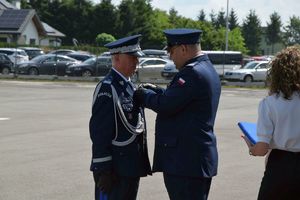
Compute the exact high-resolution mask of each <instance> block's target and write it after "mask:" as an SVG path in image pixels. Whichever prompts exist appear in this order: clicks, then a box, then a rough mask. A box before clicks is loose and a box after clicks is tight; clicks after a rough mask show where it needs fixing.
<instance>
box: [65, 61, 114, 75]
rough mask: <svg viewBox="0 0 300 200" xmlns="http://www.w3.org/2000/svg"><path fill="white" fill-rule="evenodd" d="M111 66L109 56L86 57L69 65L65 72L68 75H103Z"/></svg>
mask: <svg viewBox="0 0 300 200" xmlns="http://www.w3.org/2000/svg"><path fill="white" fill-rule="evenodd" d="M111 67H112V63H111V57H110V56H99V57H97V58H96V57H94V58H90V59H87V60H86V61H84V62H82V63H80V64H75V65H70V66H68V68H67V69H66V73H67V74H68V75H70V76H84V77H89V76H104V75H106V74H107V73H108V72H109V70H110V69H111Z"/></svg>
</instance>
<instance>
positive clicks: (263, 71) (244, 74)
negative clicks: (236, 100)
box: [224, 61, 269, 82]
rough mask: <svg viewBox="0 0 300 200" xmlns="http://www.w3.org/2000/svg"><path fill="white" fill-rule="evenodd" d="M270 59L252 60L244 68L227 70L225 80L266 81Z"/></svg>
mask: <svg viewBox="0 0 300 200" xmlns="http://www.w3.org/2000/svg"><path fill="white" fill-rule="evenodd" d="M268 68H269V61H252V62H249V63H247V64H246V65H245V66H244V67H243V68H242V69H238V70H233V71H228V72H225V75H224V78H225V80H230V81H244V82H252V81H265V80H266V77H267V71H268Z"/></svg>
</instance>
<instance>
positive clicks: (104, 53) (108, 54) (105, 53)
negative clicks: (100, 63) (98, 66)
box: [100, 51, 111, 56]
mask: <svg viewBox="0 0 300 200" xmlns="http://www.w3.org/2000/svg"><path fill="white" fill-rule="evenodd" d="M100 56H111V54H110V52H109V51H105V52H103V53H101V54H100Z"/></svg>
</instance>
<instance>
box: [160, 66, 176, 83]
mask: <svg viewBox="0 0 300 200" xmlns="http://www.w3.org/2000/svg"><path fill="white" fill-rule="evenodd" d="M177 73H178V69H176V66H175V64H174V63H173V62H168V63H167V64H166V65H165V67H164V68H163V70H162V71H161V76H162V77H163V78H165V79H168V80H170V79H172V78H173V77H174V76H175V75H176V74H177Z"/></svg>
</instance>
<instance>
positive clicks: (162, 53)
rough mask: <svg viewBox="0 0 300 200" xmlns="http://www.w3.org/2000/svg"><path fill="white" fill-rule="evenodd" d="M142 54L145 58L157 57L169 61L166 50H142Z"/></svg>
mask: <svg viewBox="0 0 300 200" xmlns="http://www.w3.org/2000/svg"><path fill="white" fill-rule="evenodd" d="M142 52H143V53H144V54H145V57H157V58H163V59H169V55H168V52H167V51H166V50H158V49H144V50H142Z"/></svg>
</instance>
